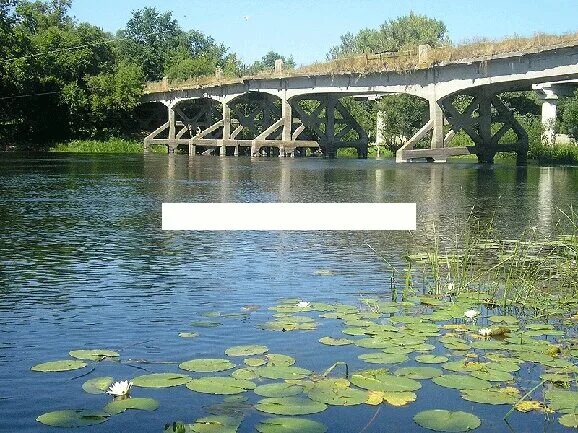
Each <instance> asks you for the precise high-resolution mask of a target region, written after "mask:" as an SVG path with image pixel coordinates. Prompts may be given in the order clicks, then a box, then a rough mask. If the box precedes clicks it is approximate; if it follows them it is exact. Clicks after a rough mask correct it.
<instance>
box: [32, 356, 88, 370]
mask: <svg viewBox="0 0 578 433" xmlns="http://www.w3.org/2000/svg"><path fill="white" fill-rule="evenodd" d="M84 367H86V363H85V362H82V361H79V360H72V359H65V360H62V361H50V362H44V363H42V364H37V365H35V366H34V367H32V368H31V370H32V371H40V372H42V373H59V372H62V371H71V370H78V369H80V368H84Z"/></svg>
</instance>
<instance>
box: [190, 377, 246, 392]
mask: <svg viewBox="0 0 578 433" xmlns="http://www.w3.org/2000/svg"><path fill="white" fill-rule="evenodd" d="M186 386H187V388H189V389H190V390H191V391H196V392H200V393H203V394H217V395H234V394H241V393H243V392H246V391H247V390H250V389H255V388H256V387H257V385H255V383H254V382H251V381H249V380H244V379H236V378H234V377H201V378H198V379H193V380H191V381H190V382H188V383H187V385H186Z"/></svg>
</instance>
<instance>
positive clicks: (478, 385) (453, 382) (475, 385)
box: [432, 374, 492, 390]
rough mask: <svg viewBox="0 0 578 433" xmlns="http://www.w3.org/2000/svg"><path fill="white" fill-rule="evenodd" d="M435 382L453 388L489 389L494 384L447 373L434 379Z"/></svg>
mask: <svg viewBox="0 0 578 433" xmlns="http://www.w3.org/2000/svg"><path fill="white" fill-rule="evenodd" d="M432 380H433V382H434V383H436V384H438V385H439V386H443V387H444V388H453V389H460V390H461V389H488V388H491V387H492V384H491V383H490V382H488V381H487V380H482V379H478V378H476V377H472V376H465V375H461V374H446V375H443V376H440V377H435V378H434V379H432Z"/></svg>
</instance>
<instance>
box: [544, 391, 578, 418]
mask: <svg viewBox="0 0 578 433" xmlns="http://www.w3.org/2000/svg"><path fill="white" fill-rule="evenodd" d="M544 397H545V398H546V400H548V401H549V402H550V403H549V404H548V407H549V408H550V409H553V410H555V411H558V412H562V413H578V392H576V391H566V390H561V389H556V388H552V389H548V390H546V392H545V393H544Z"/></svg>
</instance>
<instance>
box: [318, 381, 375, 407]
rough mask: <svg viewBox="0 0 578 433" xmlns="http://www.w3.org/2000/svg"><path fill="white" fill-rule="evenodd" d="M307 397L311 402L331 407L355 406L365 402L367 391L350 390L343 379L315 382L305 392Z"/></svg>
mask: <svg viewBox="0 0 578 433" xmlns="http://www.w3.org/2000/svg"><path fill="white" fill-rule="evenodd" d="M307 395H308V396H309V398H310V399H311V400H315V401H318V402H321V403H325V404H327V405H331V406H356V405H359V404H362V403H365V401H366V400H367V391H361V390H359V389H354V388H351V387H350V386H349V381H348V380H345V379H324V380H321V381H319V382H315V384H314V385H313V387H311V388H310V389H308V390H307Z"/></svg>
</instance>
